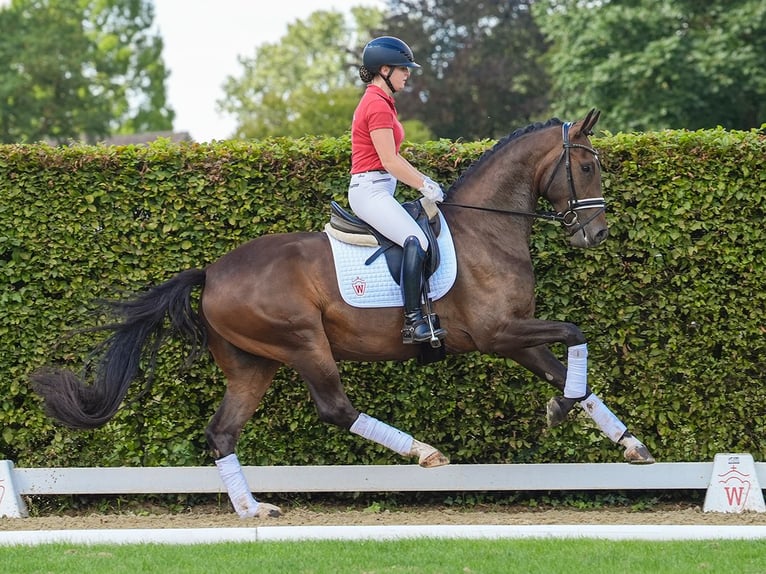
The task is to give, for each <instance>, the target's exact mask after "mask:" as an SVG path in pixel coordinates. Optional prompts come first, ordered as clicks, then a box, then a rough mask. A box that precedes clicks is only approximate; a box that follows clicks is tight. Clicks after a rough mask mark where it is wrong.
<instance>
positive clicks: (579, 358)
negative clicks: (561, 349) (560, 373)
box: [564, 343, 588, 399]
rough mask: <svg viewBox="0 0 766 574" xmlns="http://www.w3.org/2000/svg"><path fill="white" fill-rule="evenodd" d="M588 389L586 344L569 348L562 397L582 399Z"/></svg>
mask: <svg viewBox="0 0 766 574" xmlns="http://www.w3.org/2000/svg"><path fill="white" fill-rule="evenodd" d="M587 387H588V344H587V343H583V344H582V345H574V346H572V347H569V350H568V353H567V379H566V382H565V384H564V397H566V398H567V399H582V398H583V397H585V393H586V389H587Z"/></svg>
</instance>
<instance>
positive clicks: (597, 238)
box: [596, 227, 609, 243]
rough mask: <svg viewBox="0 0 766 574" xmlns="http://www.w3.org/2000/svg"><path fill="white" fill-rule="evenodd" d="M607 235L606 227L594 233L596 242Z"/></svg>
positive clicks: (599, 241) (602, 239)
mask: <svg viewBox="0 0 766 574" xmlns="http://www.w3.org/2000/svg"><path fill="white" fill-rule="evenodd" d="M607 237H609V230H608V229H607V228H606V227H604V228H603V229H600V230H599V231H598V233H596V242H597V243H601V242H602V241H604V240H605V239H606V238H607Z"/></svg>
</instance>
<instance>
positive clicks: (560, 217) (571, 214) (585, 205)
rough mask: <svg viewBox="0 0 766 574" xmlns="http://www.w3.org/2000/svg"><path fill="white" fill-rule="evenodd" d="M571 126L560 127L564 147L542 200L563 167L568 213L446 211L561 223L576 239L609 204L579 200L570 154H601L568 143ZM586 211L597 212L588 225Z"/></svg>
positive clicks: (597, 198) (454, 204) (502, 210)
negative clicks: (583, 216)
mask: <svg viewBox="0 0 766 574" xmlns="http://www.w3.org/2000/svg"><path fill="white" fill-rule="evenodd" d="M572 125H573V123H572V122H565V123H564V124H563V125H562V126H561V137H562V139H563V142H564V143H563V147H564V149H563V150H561V155H559V159H558V161H557V162H556V167H554V168H553V171H552V172H551V176H550V177H549V178H548V183H547V184H546V185H545V190H544V191H543V193H542V196H543V197H545V198H546V199H547V197H548V191H549V190H550V187H551V185H552V184H553V180H554V179H555V177H556V174H557V173H558V172H559V168H560V167H561V165H562V164H564V168H565V169H566V174H567V185H568V186H569V200H568V201H567V209H565V210H564V211H558V212H554V211H544V212H529V211H513V210H509V209H496V208H493V207H482V206H479V205H466V204H462V203H453V202H449V203H442V204H441V205H442V206H444V207H464V208H467V209H478V210H480V211H491V212H493V213H504V214H506V215H523V216H524V217H534V218H537V219H547V220H548V221H558V222H560V223H561V224H562V225H564V227H565V228H566V229H567V234H568V235H570V236H571V235H574V234H575V233H577V232H578V231H580V230H581V229H583V228H584V227H585V226H586V225H588V223H590V222H591V221H592V220H593V219H594V218H596V217H597V216H598V215H599V214H600V213H601V212H602V211H604V210H605V209H606V201H604V198H603V197H593V198H590V199H577V192H576V191H575V185H574V178H573V177H572V161H571V153H570V150H571V149H572V148H580V149H584V150H587V151H589V152H590V153H592V154H593V155H594V156H595V158H596V163H599V162H598V152H597V151H596V150H595V149H593V148H592V147H588V146H586V145H583V144H577V143H572V142H571V141H570V140H569V129H570V128H571V127H572ZM586 209H597V210H598V211H596V212H595V213H594V214H593V215H591V216H590V217H589V218H588V219H587V220H586V221H584V222H582V223H580V216H579V214H578V212H579V211H584V210H586Z"/></svg>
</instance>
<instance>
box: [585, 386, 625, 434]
mask: <svg viewBox="0 0 766 574" xmlns="http://www.w3.org/2000/svg"><path fill="white" fill-rule="evenodd" d="M579 404H580V406H581V407H582V408H583V410H584V411H585V412H586V413H588V415H590V418H592V419H593V420H594V422H595V423H596V424H597V425H598V428H600V429H601V432H603V433H604V434H605V435H606V436H608V437H609V438H610V439H611V440H612V442H618V441H619V440H620V437H621V436H622V435H623V434H624V433H625V431H626V430H628V427H626V426H625V425H624V424H623V422H622V421H621V420H620V419H618V418H617V417H616V416H614V413H613V412H612V411H610V410H609V408H608V407H607V406H606V405H605V404H604V403H603V402H602V401H601V399H600V398H598V397H597V396H596V395H594V394H593V393H591V394H590V395H588V398H587V399H585V400H584V401H580V403H579Z"/></svg>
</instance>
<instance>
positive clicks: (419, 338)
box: [402, 313, 447, 349]
mask: <svg viewBox="0 0 766 574" xmlns="http://www.w3.org/2000/svg"><path fill="white" fill-rule="evenodd" d="M446 336H447V330H446V329H442V328H441V327H440V326H439V317H437V316H436V314H435V313H431V314H430V315H426V316H425V317H424V316H423V315H422V314H420V317H418V318H417V319H414V320H411V319H410V318H409V317H406V316H405V320H404V327H402V343H404V344H405V345H416V344H418V343H430V344H431V346H432V347H433V348H434V349H436V348H439V347H441V344H442V339H444V338H445V337H446Z"/></svg>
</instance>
